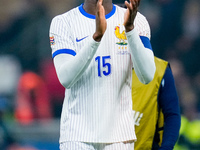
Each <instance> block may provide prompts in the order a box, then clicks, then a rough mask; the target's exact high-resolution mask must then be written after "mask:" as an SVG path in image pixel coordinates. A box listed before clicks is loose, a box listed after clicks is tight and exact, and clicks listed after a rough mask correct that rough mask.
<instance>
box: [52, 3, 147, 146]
mask: <svg viewBox="0 0 200 150" xmlns="http://www.w3.org/2000/svg"><path fill="white" fill-rule="evenodd" d="M82 6H83V5H81V6H79V7H76V8H74V9H72V10H70V11H68V12H66V13H64V14H62V15H58V16H56V17H55V18H54V19H53V20H52V23H51V27H50V42H51V48H52V55H53V57H56V55H59V54H62V53H66V55H73V56H75V55H76V54H77V53H79V52H80V50H81V48H82V47H83V46H84V44H85V43H87V40H88V39H89V38H88V37H91V36H93V34H94V32H95V28H96V23H95V16H93V15H90V14H88V13H86V12H85V11H84V10H83V7H82ZM124 13H125V9H124V8H121V7H119V6H117V5H113V10H112V11H111V12H110V13H109V14H107V15H106V19H107V29H106V32H105V34H104V36H103V38H102V40H101V43H100V45H99V47H98V49H97V51H96V53H95V55H94V57H93V60H92V61H91V63H90V65H89V66H88V68H87V69H86V71H85V72H84V73H83V75H82V76H81V78H80V79H79V80H78V81H77V82H76V83H75V84H74V85H73V87H72V88H70V89H66V91H65V99H64V103H63V109H62V114H61V126H60V142H64V141H82V142H94V143H113V142H121V141H128V140H134V139H136V136H135V131H134V119H133V118H134V117H133V114H132V98H131V83H132V67H133V65H132V61H131V55H130V50H129V47H128V43H127V39H126V36H125V35H124V30H125V28H124V26H123V22H124ZM134 24H135V28H136V29H137V30H138V33H139V34H140V36H141V37H144V38H148V39H149V38H150V28H149V24H148V22H147V21H146V18H145V17H144V16H142V15H141V14H140V13H138V14H137V17H136V19H135V22H134ZM144 41H145V40H144ZM144 44H145V42H144Z"/></svg>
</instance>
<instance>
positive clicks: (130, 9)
mask: <svg viewBox="0 0 200 150" xmlns="http://www.w3.org/2000/svg"><path fill="white" fill-rule="evenodd" d="M125 5H126V7H127V9H129V11H132V7H131V4H129V3H128V2H127V1H125Z"/></svg>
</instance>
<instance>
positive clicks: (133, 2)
mask: <svg viewBox="0 0 200 150" xmlns="http://www.w3.org/2000/svg"><path fill="white" fill-rule="evenodd" d="M139 4H140V0H130V3H129V2H127V1H125V5H126V7H127V10H126V12H125V15H124V27H125V30H126V32H129V31H131V30H132V29H133V28H134V25H133V22H134V20H135V17H136V14H137V11H138V7H139Z"/></svg>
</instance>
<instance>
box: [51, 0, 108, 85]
mask: <svg viewBox="0 0 200 150" xmlns="http://www.w3.org/2000/svg"><path fill="white" fill-rule="evenodd" d="M102 1H103V0H100V1H99V2H98V6H97V17H96V32H95V33H94V35H93V37H92V36H91V37H88V38H87V42H86V44H85V45H84V46H83V47H82V49H81V50H80V51H79V52H78V53H76V51H75V46H74V40H73V39H72V33H71V32H72V31H71V30H70V27H69V25H68V24H67V23H66V22H65V23H64V22H63V20H62V17H61V16H57V17H55V18H54V19H53V20H52V22H51V26H50V37H51V38H52V39H53V40H54V42H53V43H52V44H51V48H52V55H53V61H54V66H55V69H56V73H57V76H58V79H59V81H60V83H61V84H62V85H63V86H64V87H65V88H71V87H72V86H73V85H74V83H76V82H77V81H78V80H79V79H80V77H81V76H82V74H83V73H84V72H85V70H86V69H87V67H88V66H89V64H90V62H91V60H92V58H93V56H94V54H95V53H96V51H97V49H98V46H99V44H100V40H101V38H102V37H103V35H104V32H105V30H106V19H105V11H104V8H103V6H102Z"/></svg>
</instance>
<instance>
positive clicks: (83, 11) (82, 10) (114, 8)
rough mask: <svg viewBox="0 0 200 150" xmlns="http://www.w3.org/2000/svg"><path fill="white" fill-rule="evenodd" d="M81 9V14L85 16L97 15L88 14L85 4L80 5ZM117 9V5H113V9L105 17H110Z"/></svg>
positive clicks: (92, 17) (93, 16)
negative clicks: (84, 7)
mask: <svg viewBox="0 0 200 150" xmlns="http://www.w3.org/2000/svg"><path fill="white" fill-rule="evenodd" d="M78 8H79V11H80V12H81V14H83V15H84V16H85V17H87V18H90V19H95V18H96V16H95V15H91V14H88V13H87V12H86V11H85V10H84V9H83V4H81V5H80V6H79V7H78ZM115 11H116V6H115V5H113V9H112V11H111V12H110V13H108V14H107V15H106V16H105V17H106V19H108V18H110V17H111V16H112V15H113V14H114V13H115Z"/></svg>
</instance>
